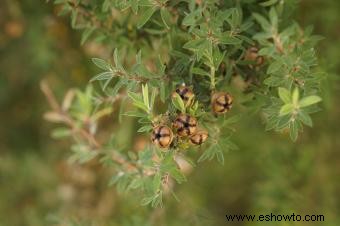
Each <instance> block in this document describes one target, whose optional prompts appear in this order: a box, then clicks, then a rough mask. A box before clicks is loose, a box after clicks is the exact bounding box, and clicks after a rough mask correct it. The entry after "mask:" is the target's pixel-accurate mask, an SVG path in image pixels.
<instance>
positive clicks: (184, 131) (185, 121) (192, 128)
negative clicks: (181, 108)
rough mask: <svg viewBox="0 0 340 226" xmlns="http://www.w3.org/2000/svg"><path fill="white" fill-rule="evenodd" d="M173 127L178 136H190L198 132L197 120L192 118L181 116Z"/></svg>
mask: <svg viewBox="0 0 340 226" xmlns="http://www.w3.org/2000/svg"><path fill="white" fill-rule="evenodd" d="M173 126H174V128H175V129H176V131H177V134H178V136H181V137H184V136H190V135H192V134H194V133H195V132H196V128H197V120H196V118H194V117H192V116H189V115H185V114H180V115H178V116H177V118H176V119H175V121H174V123H173Z"/></svg>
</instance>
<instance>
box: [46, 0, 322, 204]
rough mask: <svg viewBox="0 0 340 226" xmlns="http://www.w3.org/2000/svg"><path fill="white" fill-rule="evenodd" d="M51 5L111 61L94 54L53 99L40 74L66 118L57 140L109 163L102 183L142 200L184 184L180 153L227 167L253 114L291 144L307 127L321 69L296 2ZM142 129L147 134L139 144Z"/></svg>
mask: <svg viewBox="0 0 340 226" xmlns="http://www.w3.org/2000/svg"><path fill="white" fill-rule="evenodd" d="M54 2H55V3H56V4H59V5H60V8H61V14H69V15H70V16H71V24H72V27H73V28H74V29H79V30H82V36H81V43H82V44H84V43H86V42H95V43H98V44H99V45H102V46H105V48H106V49H107V51H109V52H111V53H112V58H109V59H101V58H102V57H101V58H93V59H92V61H93V63H94V64H95V65H96V66H97V67H98V68H99V69H100V70H101V72H100V73H99V74H97V75H95V76H94V77H93V78H92V79H91V84H90V85H89V86H88V87H87V88H86V89H85V90H84V91H81V90H78V89H77V90H70V91H69V92H67V93H66V95H65V98H64V100H63V101H62V103H61V104H59V103H58V101H57V100H56V98H55V96H54V94H53V93H52V91H51V89H50V88H49V86H48V85H47V83H45V82H43V83H42V84H41V88H42V90H43V92H44V93H45V95H46V97H47V99H48V102H49V104H50V106H51V108H52V110H51V111H50V112H48V113H46V114H45V118H46V119H48V120H49V121H53V122H57V123H62V124H63V125H64V126H62V127H60V128H57V129H55V130H54V131H53V136H55V137H58V138H63V137H72V138H73V140H74V144H73V145H72V147H71V150H72V152H73V154H72V156H71V159H72V160H74V161H79V162H81V163H83V162H87V161H90V160H92V159H96V160H99V161H100V162H101V163H102V164H104V165H106V166H108V167H112V168H113V169H114V170H115V172H116V173H115V175H114V176H113V177H112V179H111V181H110V184H115V185H116V186H117V189H118V190H120V191H123V190H137V191H141V193H142V194H143V198H142V199H141V203H142V204H143V205H147V204H151V205H152V206H159V205H162V198H163V195H164V194H166V193H170V194H173V195H174V193H173V192H172V183H171V181H172V180H175V181H176V182H177V183H182V182H184V181H186V176H185V173H184V171H185V169H184V167H183V165H182V164H181V163H182V162H183V161H186V162H187V163H189V164H191V165H193V166H194V165H195V162H202V161H204V160H211V159H213V158H216V159H217V160H218V162H220V163H222V164H223V162H224V152H226V151H228V150H234V149H237V144H234V143H233V142H232V140H231V139H232V138H231V137H232V134H233V133H234V132H235V129H234V125H235V124H237V122H238V121H240V120H242V119H243V118H245V117H248V116H249V114H255V113H256V114H258V115H259V120H263V121H264V122H265V124H266V125H265V128H264V130H275V131H278V132H282V133H289V135H290V137H291V139H292V140H293V141H296V139H297V138H298V134H299V132H301V131H302V129H303V126H304V125H307V126H310V127H311V126H312V119H311V117H310V115H311V114H312V113H314V112H316V111H318V110H319V108H318V107H317V105H316V104H317V103H318V102H320V101H321V98H320V97H319V95H320V94H319V93H320V81H321V80H322V79H324V77H325V74H324V73H323V72H321V71H320V70H319V69H318V68H317V67H316V66H317V59H316V56H315V50H314V46H315V44H316V43H317V42H318V41H319V40H320V37H319V36H316V35H312V28H311V27H308V28H305V29H304V28H301V27H300V26H299V25H298V24H297V23H296V22H294V21H293V20H292V19H291V13H292V9H293V8H294V7H295V5H296V1H294V0H291V1H281V0H268V1H262V2H261V3H258V1H256V0H240V1H217V0H208V1H201V0H182V1H181V0H174V1H168V0H155V1H153V0H124V1H123V0H104V1H102V0H97V1H86V0H55V1H54ZM109 115H111V116H112V117H111V118H109V117H107V116H109ZM131 117H132V118H133V120H136V122H137V125H138V127H137V128H136V126H135V124H134V122H135V121H131V120H132V119H131ZM117 121H118V123H115V128H114V129H113V128H112V127H109V128H106V127H105V126H103V123H101V122H107V123H112V124H114V122H117ZM250 126H251V125H250ZM138 133H142V134H144V136H143V137H144V138H145V139H146V140H149V141H150V142H147V144H146V145H144V146H143V150H139V151H136V149H138V148H133V143H135V142H136V137H137V136H139V135H137V134H138ZM127 134H129V135H127ZM145 139H144V140H145ZM198 150H202V152H203V153H201V154H200V153H199V151H198ZM174 196H175V195H174ZM175 197H176V196H175Z"/></svg>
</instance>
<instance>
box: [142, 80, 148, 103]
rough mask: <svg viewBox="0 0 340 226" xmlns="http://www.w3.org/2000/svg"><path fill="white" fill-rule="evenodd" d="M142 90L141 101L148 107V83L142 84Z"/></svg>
mask: <svg viewBox="0 0 340 226" xmlns="http://www.w3.org/2000/svg"><path fill="white" fill-rule="evenodd" d="M142 92H143V101H144V105H145V106H146V107H147V108H148V109H150V102H149V87H148V84H146V85H142Z"/></svg>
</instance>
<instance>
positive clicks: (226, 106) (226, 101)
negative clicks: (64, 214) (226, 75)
mask: <svg viewBox="0 0 340 226" xmlns="http://www.w3.org/2000/svg"><path fill="white" fill-rule="evenodd" d="M211 104H212V110H213V112H214V113H217V114H223V113H226V112H228V111H229V110H230V109H231V107H232V104H233V98H232V96H231V95H230V94H229V93H224V92H219V93H215V94H214V95H213V97H212V103H211Z"/></svg>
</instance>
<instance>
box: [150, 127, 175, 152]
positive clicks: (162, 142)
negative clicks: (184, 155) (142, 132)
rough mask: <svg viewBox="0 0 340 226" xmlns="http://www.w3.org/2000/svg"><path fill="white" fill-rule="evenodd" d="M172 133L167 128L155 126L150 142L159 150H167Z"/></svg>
mask: <svg viewBox="0 0 340 226" xmlns="http://www.w3.org/2000/svg"><path fill="white" fill-rule="evenodd" d="M173 137H174V136H173V133H172V131H171V129H170V128H169V127H168V126H164V125H160V126H156V127H155V128H154V129H153V131H152V134H151V141H152V143H154V144H155V145H157V146H158V147H160V148H168V147H169V146H170V144H171V142H172V139H173Z"/></svg>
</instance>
